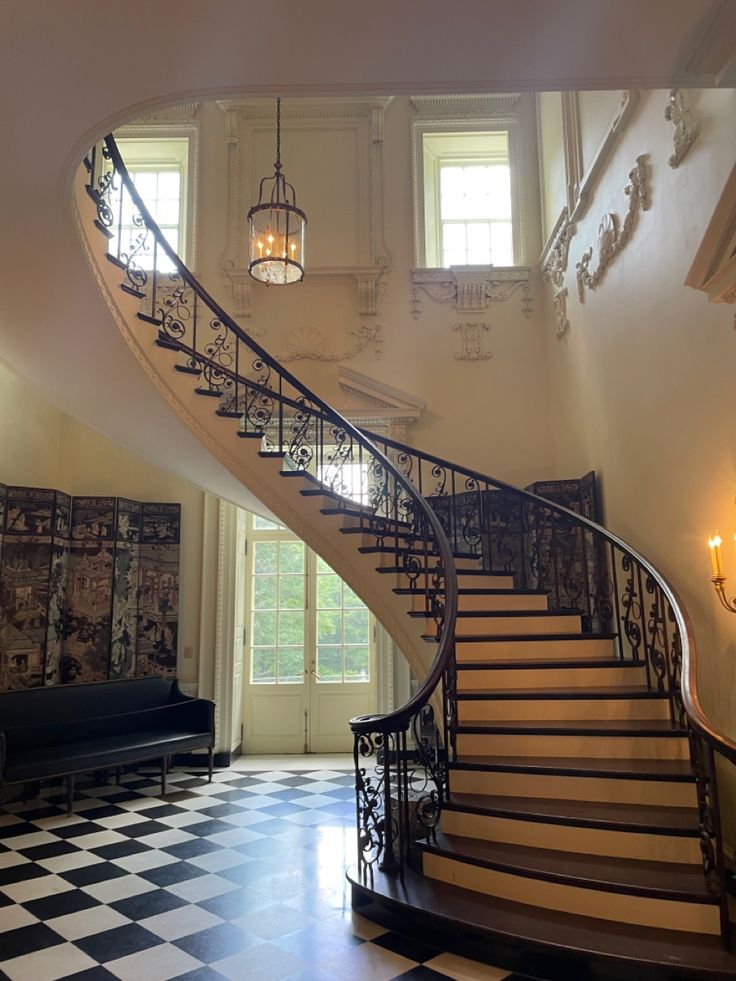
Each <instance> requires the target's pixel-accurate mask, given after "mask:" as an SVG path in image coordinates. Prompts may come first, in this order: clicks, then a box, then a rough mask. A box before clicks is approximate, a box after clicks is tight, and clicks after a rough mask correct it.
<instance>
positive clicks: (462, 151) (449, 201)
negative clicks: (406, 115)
mask: <svg viewBox="0 0 736 981" xmlns="http://www.w3.org/2000/svg"><path fill="white" fill-rule="evenodd" d="M422 163H423V167H422V173H423V185H424V187H423V190H424V237H425V242H424V245H425V262H426V265H427V266H430V267H440V266H444V267H450V266H466V265H471V266H473V265H494V266H513V265H514V264H515V259H516V252H517V249H516V248H515V245H516V243H515V234H514V233H515V229H514V224H515V221H514V219H515V215H514V212H515V208H514V195H513V193H512V160H511V153H510V140H509V132H508V130H507V129H498V130H493V131H488V132H482V131H478V132H467V133H462V132H446V133H443V132H425V133H423V134H422Z"/></svg>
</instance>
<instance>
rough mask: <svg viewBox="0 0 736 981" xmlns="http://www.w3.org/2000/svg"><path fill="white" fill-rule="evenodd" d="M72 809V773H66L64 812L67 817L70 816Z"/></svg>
mask: <svg viewBox="0 0 736 981" xmlns="http://www.w3.org/2000/svg"><path fill="white" fill-rule="evenodd" d="M73 810H74V774H73V773H69V774H67V778H66V813H67V817H71V816H72V811H73Z"/></svg>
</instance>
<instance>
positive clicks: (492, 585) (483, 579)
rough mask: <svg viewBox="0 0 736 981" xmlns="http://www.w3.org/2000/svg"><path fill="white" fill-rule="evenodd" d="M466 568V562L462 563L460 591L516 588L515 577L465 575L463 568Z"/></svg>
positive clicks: (459, 572)
mask: <svg viewBox="0 0 736 981" xmlns="http://www.w3.org/2000/svg"><path fill="white" fill-rule="evenodd" d="M464 566H466V563H465V562H462V563H461V568H459V569H458V570H457V585H458V588H459V589H463V588H467V589H513V588H514V577H513V576H502V575H498V576H490V575H480V576H477V575H470V576H468V575H464V574H463V569H462V567H464Z"/></svg>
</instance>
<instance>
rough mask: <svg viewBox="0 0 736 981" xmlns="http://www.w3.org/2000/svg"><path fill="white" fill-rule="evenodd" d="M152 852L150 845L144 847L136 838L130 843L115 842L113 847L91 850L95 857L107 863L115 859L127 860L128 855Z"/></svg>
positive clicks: (104, 846)
mask: <svg viewBox="0 0 736 981" xmlns="http://www.w3.org/2000/svg"><path fill="white" fill-rule="evenodd" d="M150 850H151V848H150V845H142V844H141V843H140V842H139V841H136V840H135V838H131V839H130V840H129V841H115V842H113V843H112V845H101V846H100V848H90V852H91V853H92V854H93V855H98V856H99V857H100V858H104V859H105V861H106V862H109V861H110V860H111V859H114V858H125V857H126V856H127V855H139V854H140V853H141V852H148V851H150Z"/></svg>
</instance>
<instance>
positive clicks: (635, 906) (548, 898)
mask: <svg viewBox="0 0 736 981" xmlns="http://www.w3.org/2000/svg"><path fill="white" fill-rule="evenodd" d="M424 872H425V874H426V875H428V876H430V877H431V878H433V879H439V880H440V881H442V882H447V883H450V884H451V885H455V886H460V887H461V888H463V889H471V890H473V891H474V892H480V893H484V894H485V895H487V896H495V897H497V898H499V899H505V900H508V901H511V902H517V903H525V904H526V905H528V906H537V907H540V908H542V909H553V910H559V911H560V912H564V913H573V914H575V915H577V916H592V917H595V918H596V919H599V920H613V921H615V922H618V923H631V924H634V925H636V926H644V927H661V926H662V925H663V924H666V925H667V928H668V929H670V930H685V931H687V932H688V933H705V934H710V935H717V934H718V933H719V932H720V930H719V921H718V910H717V907H715V906H710V905H705V904H701V903H690V902H682V901H678V900H669V899H651V898H649V897H647V896H630V895H626V894H621V893H613V892H606V891H604V890H598V889H584V888H581V887H579V886H571V885H563V884H560V883H558V882H546V881H544V880H542V879H531V878H528V877H526V876H521V875H514V874H512V873H509V872H499V871H496V870H494V869H486V868H482V867H480V866H476V865H470V864H469V863H467V862H458V861H455V860H453V859H447V858H445V857H444V856H442V855H433V854H425V855H424Z"/></svg>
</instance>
